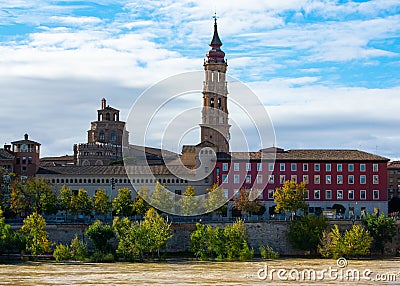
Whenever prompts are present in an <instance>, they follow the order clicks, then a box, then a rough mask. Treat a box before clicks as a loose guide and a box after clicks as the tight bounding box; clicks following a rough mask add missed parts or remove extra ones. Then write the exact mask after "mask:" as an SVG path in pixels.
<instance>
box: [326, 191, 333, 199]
mask: <svg viewBox="0 0 400 286" xmlns="http://www.w3.org/2000/svg"><path fill="white" fill-rule="evenodd" d="M325 199H326V200H331V199H332V190H326V191H325Z"/></svg>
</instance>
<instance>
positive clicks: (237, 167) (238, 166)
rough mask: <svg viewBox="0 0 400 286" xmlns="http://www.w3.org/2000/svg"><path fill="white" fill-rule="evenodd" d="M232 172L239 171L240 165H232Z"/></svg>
mask: <svg viewBox="0 0 400 286" xmlns="http://www.w3.org/2000/svg"><path fill="white" fill-rule="evenodd" d="M233 170H234V171H239V170H240V165H239V163H233Z"/></svg>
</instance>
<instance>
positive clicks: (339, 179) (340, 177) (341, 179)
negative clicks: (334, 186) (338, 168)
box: [337, 175, 343, 184]
mask: <svg viewBox="0 0 400 286" xmlns="http://www.w3.org/2000/svg"><path fill="white" fill-rule="evenodd" d="M337 183H338V184H343V175H337Z"/></svg>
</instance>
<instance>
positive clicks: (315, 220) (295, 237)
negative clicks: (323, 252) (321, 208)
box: [288, 215, 328, 254]
mask: <svg viewBox="0 0 400 286" xmlns="http://www.w3.org/2000/svg"><path fill="white" fill-rule="evenodd" d="M327 227H328V221H327V219H326V218H325V217H324V216H320V217H316V216H314V215H302V216H301V217H300V218H299V219H297V220H293V221H291V222H290V227H289V232H288V239H289V242H290V243H291V244H292V245H293V247H294V248H297V249H300V250H305V251H310V253H311V254H315V253H316V252H317V248H318V244H319V243H320V240H321V237H322V233H323V231H324V230H325V229H326V228H327Z"/></svg>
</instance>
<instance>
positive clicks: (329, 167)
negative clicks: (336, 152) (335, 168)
mask: <svg viewBox="0 0 400 286" xmlns="http://www.w3.org/2000/svg"><path fill="white" fill-rule="evenodd" d="M325 171H326V172H331V171H332V165H331V163H327V164H326V165H325Z"/></svg>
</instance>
